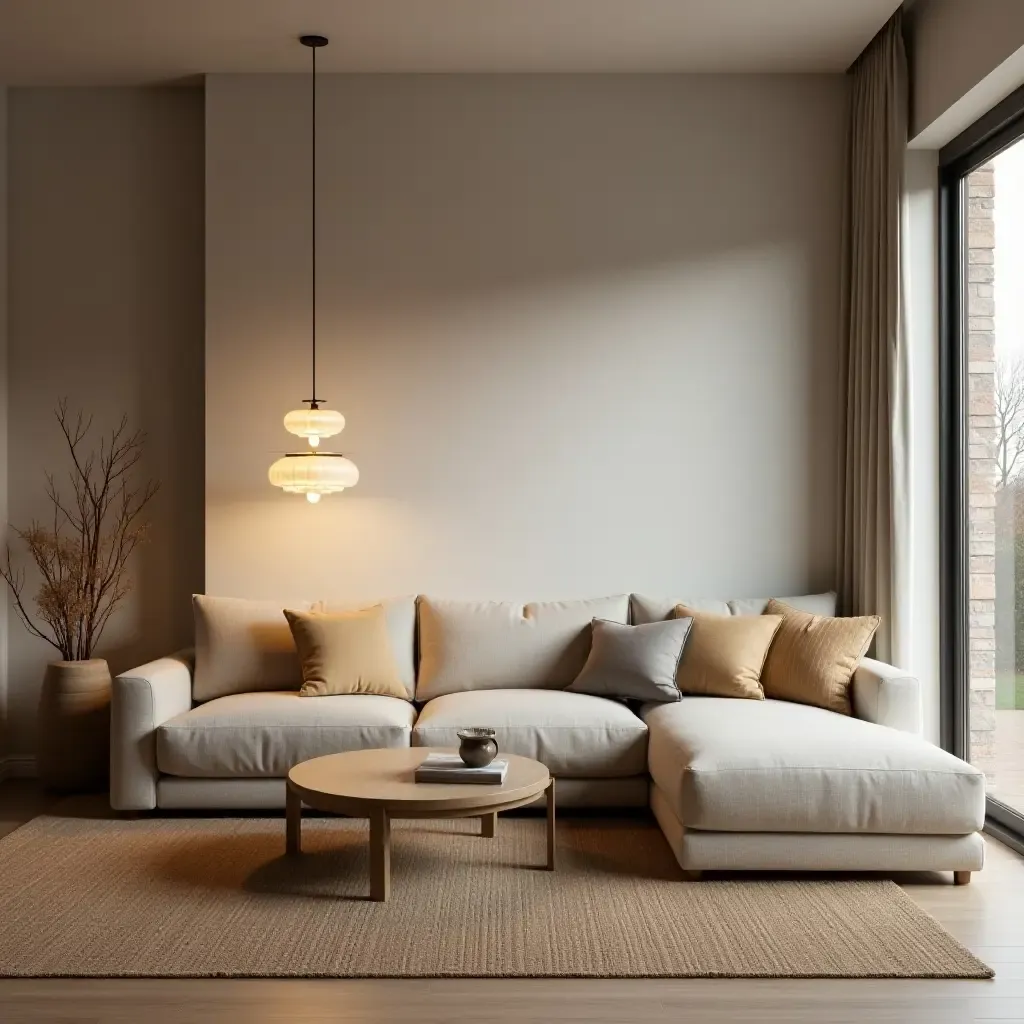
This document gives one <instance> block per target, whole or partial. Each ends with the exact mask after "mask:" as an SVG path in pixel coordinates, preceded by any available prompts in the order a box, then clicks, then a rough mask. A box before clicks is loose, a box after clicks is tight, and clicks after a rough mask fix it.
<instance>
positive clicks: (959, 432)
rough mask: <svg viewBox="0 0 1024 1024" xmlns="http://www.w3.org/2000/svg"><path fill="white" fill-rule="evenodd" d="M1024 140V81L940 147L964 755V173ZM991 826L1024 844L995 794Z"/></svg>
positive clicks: (949, 731) (952, 603)
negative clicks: (1022, 84) (1023, 83)
mask: <svg viewBox="0 0 1024 1024" xmlns="http://www.w3.org/2000/svg"><path fill="white" fill-rule="evenodd" d="M1022 139H1024V86H1022V87H1021V88H1019V89H1017V90H1016V91H1015V92H1013V93H1011V94H1010V95H1009V96H1008V97H1007V98H1006V99H1005V100H1003V101H1002V102H1001V103H999V104H997V105H996V106H995V107H993V108H992V110H990V111H989V112H988V113H987V114H985V115H984V116H982V117H981V118H979V119H978V120H977V121H976V122H975V123H974V124H972V125H971V126H970V127H969V128H967V129H966V130H965V131H963V132H962V133H961V134H960V135H958V136H957V137H956V138H955V139H953V140H952V142H950V143H949V144H948V145H946V146H945V147H943V148H942V149H941V150H940V151H939V328H940V335H939V430H940V438H939V444H940V450H939V457H940V479H939V494H940V501H941V509H940V527H939V528H940V536H941V542H942V565H941V581H942V591H941V594H940V607H941V617H940V636H941V637H942V638H943V639H942V657H941V663H940V672H941V676H940V702H941V707H940V716H941V717H940V722H941V742H942V745H943V747H944V748H945V749H946V750H949V751H950V752H951V753H953V754H956V755H957V756H958V757H964V758H966V757H967V756H968V754H969V745H970V731H969V730H970V718H969V716H970V700H969V694H970V689H969V686H970V681H969V664H970V662H969V637H968V631H969V618H968V613H969V608H970V605H969V602H970V596H969V585H970V572H969V566H970V562H969V553H968V538H969V533H968V531H969V519H968V516H969V508H968V503H967V499H968V486H967V458H966V455H967V437H968V433H967V429H968V401H967V383H968V381H967V345H966V344H965V328H966V311H965V309H964V302H963V297H964V296H965V295H966V292H967V289H966V284H967V276H966V259H965V253H966V250H965V248H964V245H963V240H964V229H963V225H964V223H965V222H966V213H967V203H966V198H967V194H966V179H967V175H968V174H970V173H971V171H973V170H976V169H977V168H978V167H980V166H981V165H982V164H985V163H987V162H988V161H989V160H991V159H992V158H993V157H994V156H996V154H998V153H1000V152H1002V151H1003V150H1004V149H1007V148H1009V147H1010V146H1012V145H1013V144H1014V143H1016V142H1019V141H1020V140H1022ZM996 199H997V201H998V196H997V197H996ZM986 829H987V830H988V831H990V832H992V833H993V834H995V835H997V836H998V837H999V838H1001V839H1003V840H1005V841H1006V842H1008V843H1010V845H1012V846H1014V847H1016V848H1017V849H1020V850H1024V813H1021V812H1019V811H1017V810H1015V809H1013V808H1011V807H1009V806H1008V805H1006V804H1004V803H1002V802H1000V801H998V800H994V799H992V798H989V799H988V800H987V801H986Z"/></svg>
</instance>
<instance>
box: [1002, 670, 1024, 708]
mask: <svg viewBox="0 0 1024 1024" xmlns="http://www.w3.org/2000/svg"><path fill="white" fill-rule="evenodd" d="M1014 709H1017V710H1021V711H1024V672H1018V673H1016V675H1015V674H1013V673H1011V672H1004V673H1001V674H1000V675H999V677H998V678H997V679H996V710H998V711H1013V710H1014Z"/></svg>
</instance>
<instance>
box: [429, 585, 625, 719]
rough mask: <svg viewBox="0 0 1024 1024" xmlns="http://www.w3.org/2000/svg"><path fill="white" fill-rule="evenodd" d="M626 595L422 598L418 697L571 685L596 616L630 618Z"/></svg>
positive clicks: (617, 619)
mask: <svg viewBox="0 0 1024 1024" xmlns="http://www.w3.org/2000/svg"><path fill="white" fill-rule="evenodd" d="M628 615H629V598H628V596H627V595H625V594H621V595H619V596H617V597H604V598H597V599H594V600H587V601H546V602H538V603H531V604H516V603H513V602H505V601H443V600H436V599H434V598H427V597H421V598H420V599H419V619H420V674H419V680H418V681H417V684H416V699H417V700H431V699H432V698H434V697H440V696H442V695H443V694H446V693H458V692H460V691H462V690H498V689H513V688H516V689H528V688H529V689H541V688H545V687H546V688H551V689H554V688H559V689H564V688H565V687H566V686H568V685H569V684H570V683H571V682H572V681H573V680H574V679H575V678H576V677H577V676H578V675H579V674H580V671H581V670H582V668H583V666H584V664H585V663H586V660H587V655H588V654H589V653H590V624H591V622H592V621H593V620H594V619H610V620H611V621H613V622H623V623H624V622H626V620H627V617H628Z"/></svg>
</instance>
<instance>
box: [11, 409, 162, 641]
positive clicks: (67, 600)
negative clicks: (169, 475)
mask: <svg viewBox="0 0 1024 1024" xmlns="http://www.w3.org/2000/svg"><path fill="white" fill-rule="evenodd" d="M55 415H56V417H57V422H58V423H59V424H60V429H61V431H62V433H63V434H64V438H65V440H66V441H67V444H68V449H69V451H70V454H71V464H72V465H71V472H70V481H71V495H70V500H65V498H64V497H63V496H62V495H61V493H60V491H59V490H58V488H57V483H56V480H55V479H54V476H53V474H52V473H47V474H46V484H47V486H46V494H47V497H48V498H49V499H50V502H51V503H52V505H53V524H52V525H48V526H44V525H43V524H42V523H40V522H33V523H32V525H31V526H30V527H29V528H28V529H26V530H21V529H17V528H14V532H15V534H16V535H17V536H18V537H20V538H21V540H23V541H24V542H25V545H26V546H27V547H28V551H29V554H30V555H31V556H32V560H33V561H34V562H35V564H36V567H37V568H38V570H39V573H40V575H41V576H42V582H41V584H40V586H39V590H38V591H37V592H36V595H35V606H36V611H37V615H36V617H35V619H36V620H38V622H39V625H37V624H36V621H34V619H33V616H31V615H30V614H29V612H28V610H27V608H26V607H25V585H26V584H25V573H24V570H17V571H15V570H14V569H12V567H11V552H10V548H9V547H8V549H7V560H6V564H5V565H4V566H3V567H0V576H3V578H4V579H5V580H6V581H7V585H8V587H10V590H11V594H12V595H13V598H14V607H15V609H16V610H17V612H18V616H19V617H20V618H21V621H22V622H23V623H24V624H25V627H26V628H27V629H28V630H29V632H30V633H33V634H34V635H35V636H38V637H40V638H41V639H43V640H45V641H46V642H47V643H49V644H51V645H52V646H53V647H55V648H56V649H57V650H58V651H60V654H61V658H62V659H63V660H64V661H84V660H86V659H88V658H91V657H92V652H93V650H94V649H95V647H96V643H97V641H98V640H99V638H100V636H101V634H102V633H103V630H104V628H105V627H106V625H107V623H108V622H109V621H110V616H111V615H112V614H113V612H114V610H115V609H116V608H117V606H118V604H119V603H120V602H121V601H122V600H123V599H124V597H125V596H126V595H127V594H128V593H129V591H130V590H131V587H132V581H131V578H130V576H129V574H128V562H129V560H130V559H131V556H132V553H133V552H134V551H135V549H136V548H137V547H138V546H139V544H141V543H142V541H143V540H144V539H145V537H146V533H147V530H148V524H147V523H144V522H143V521H142V512H143V510H144V509H145V507H146V506H147V505H148V504H149V503H150V501H151V500H152V499H153V496H154V495H155V494H156V492H157V488H158V486H159V485H158V484H156V483H155V482H153V481H151V480H147V481H145V482H144V483H137V482H136V480H135V476H136V472H135V471H136V469H137V466H138V463H139V460H140V459H141V458H142V454H143V449H144V446H145V440H146V436H145V434H144V433H143V432H142V431H138V430H137V431H134V432H132V433H129V431H128V418H127V417H122V419H121V422H120V424H119V425H118V426H117V427H115V428H114V430H112V431H111V432H110V434H109V435H106V436H104V437H103V438H101V440H100V445H99V450H98V451H97V450H95V449H93V450H91V451H90V450H89V447H88V434H89V431H90V430H91V428H92V417H89V418H88V419H86V418H85V417H84V416H83V414H82V413H81V412H79V413H78V414H77V416H71V415H70V414H69V413H68V408H67V401H66V400H65V401H62V402H61V403H60V404H59V405H58V407H57V409H56V412H55Z"/></svg>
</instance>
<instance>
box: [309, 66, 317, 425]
mask: <svg viewBox="0 0 1024 1024" xmlns="http://www.w3.org/2000/svg"><path fill="white" fill-rule="evenodd" d="M310 49H312V51H313V104H312V107H313V117H312V124H311V129H312V131H311V135H312V147H311V149H312V169H311V175H310V178H311V185H312V203H311V204H310V206H311V210H312V221H311V223H310V236H311V238H312V242H313V390H312V392H311V394H312V399H313V400H312V404H311V406H310V407H311V408H313V409H315V408H316V407H317V398H316V51H317V47H315V46H313V47H310Z"/></svg>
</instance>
